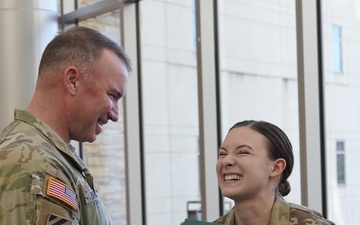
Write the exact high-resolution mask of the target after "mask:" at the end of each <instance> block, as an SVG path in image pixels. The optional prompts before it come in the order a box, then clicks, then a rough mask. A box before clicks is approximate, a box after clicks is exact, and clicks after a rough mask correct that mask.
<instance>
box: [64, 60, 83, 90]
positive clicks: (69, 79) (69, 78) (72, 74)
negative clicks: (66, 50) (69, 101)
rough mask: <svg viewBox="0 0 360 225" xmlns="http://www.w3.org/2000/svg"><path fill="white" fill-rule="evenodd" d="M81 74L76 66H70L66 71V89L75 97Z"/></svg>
mask: <svg viewBox="0 0 360 225" xmlns="http://www.w3.org/2000/svg"><path fill="white" fill-rule="evenodd" d="M80 76H81V74H80V72H79V70H78V68H77V67H76V66H69V67H67V68H66V69H65V70H64V73H63V79H64V87H65V89H66V90H67V91H68V92H69V93H70V94H71V95H75V94H76V91H77V90H78V88H79V82H80Z"/></svg>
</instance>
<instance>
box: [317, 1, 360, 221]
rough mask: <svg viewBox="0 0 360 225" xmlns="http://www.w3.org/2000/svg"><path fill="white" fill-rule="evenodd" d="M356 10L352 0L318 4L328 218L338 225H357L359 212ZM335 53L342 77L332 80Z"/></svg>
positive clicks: (359, 73) (359, 59) (359, 80)
mask: <svg viewBox="0 0 360 225" xmlns="http://www.w3.org/2000/svg"><path fill="white" fill-rule="evenodd" d="M359 8H360V2H359V1H357V0H348V1H335V0H330V1H328V0H323V1H321V21H322V24H321V27H322V39H321V41H322V43H323V44H322V46H323V54H322V57H323V61H324V64H323V65H324V68H323V71H324V74H323V76H324V100H325V101H324V104H325V109H324V111H325V129H326V130H325V132H326V133H325V137H326V151H325V152H326V158H325V159H326V172H327V174H326V181H327V185H326V187H327V190H326V193H327V211H328V212H327V213H328V215H327V217H328V218H329V219H331V220H332V221H334V222H335V223H336V224H337V225H347V224H357V223H358V211H359V210H358V209H359V208H360V185H359V184H360V178H359V176H358V175H357V171H359V170H360V164H359V162H358V161H359V160H358V159H360V152H359V151H358V149H359V145H360V120H359V115H360V104H359V103H358V102H359V101H358V96H360V63H359V62H360V43H359V36H360V33H359V31H360V17H359V11H358V10H357V9H359ZM344 12H346V13H344ZM334 24H336V26H334ZM335 40H336V41H335ZM334 43H337V46H338V47H336V48H335V47H334ZM334 49H337V51H338V53H339V54H340V53H341V56H340V58H341V60H342V61H341V67H340V68H341V69H342V71H341V72H342V73H343V74H344V75H345V76H334V69H335V68H333V66H334V65H335V64H334V65H332V63H331V62H332V61H333V60H335V58H332V57H334V56H335V53H332V54H331V51H334ZM340 49H341V51H340ZM336 54H337V53H336ZM338 59H339V58H338ZM339 137H340V138H341V140H340V141H339ZM335 143H336V144H335ZM345 144H346V145H345ZM345 148H346V149H345ZM345 152H346V154H345ZM344 184H345V185H344Z"/></svg>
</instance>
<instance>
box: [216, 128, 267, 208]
mask: <svg viewBox="0 0 360 225" xmlns="http://www.w3.org/2000/svg"><path fill="white" fill-rule="evenodd" d="M266 142H267V139H266V138H265V136H263V135H262V134H260V133H258V132H256V131H254V130H252V129H251V128H249V127H237V128H233V129H232V130H231V131H229V133H228V134H227V136H226V137H225V140H224V142H223V144H222V145H221V146H220V148H219V156H218V161H217V164H216V172H217V177H218V182H219V186H220V189H221V191H222V194H223V195H224V196H226V197H228V198H231V199H233V200H234V201H235V202H236V201H243V200H249V199H254V198H256V197H258V196H260V195H262V194H266V193H274V190H273V189H274V188H273V186H271V185H270V177H271V173H272V171H273V161H271V160H270V159H269V157H268V149H267V144H266Z"/></svg>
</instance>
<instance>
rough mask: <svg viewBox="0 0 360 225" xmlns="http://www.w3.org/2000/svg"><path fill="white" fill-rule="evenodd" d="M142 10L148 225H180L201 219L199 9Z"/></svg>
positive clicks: (147, 5) (152, 4) (169, 1)
mask: <svg viewBox="0 0 360 225" xmlns="http://www.w3.org/2000/svg"><path fill="white" fill-rule="evenodd" d="M139 4H140V7H139V9H140V15H141V21H140V34H141V46H140V47H141V65H142V72H141V82H142V87H141V88H142V102H143V110H142V114H143V129H144V130H143V132H144V166H145V196H146V199H145V202H146V224H147V225H158V224H159V223H161V224H178V225H179V224H181V223H182V222H183V221H184V218H186V217H192V218H199V216H200V213H201V212H200V211H199V210H200V208H199V203H198V202H199V201H201V192H200V182H199V166H200V165H199V119H198V117H199V115H198V113H199V112H198V95H197V62H196V52H195V51H194V37H195V34H194V32H195V30H194V27H195V25H194V22H195V19H194V16H195V15H194V3H193V1H174V0H162V1H159V0H147V1H140V2H139ZM214 175H215V174H214ZM159 221H161V222H159Z"/></svg>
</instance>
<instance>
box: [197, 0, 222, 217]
mask: <svg viewBox="0 0 360 225" xmlns="http://www.w3.org/2000/svg"><path fill="white" fill-rule="evenodd" d="M214 16H215V4H214V1H201V0H196V32H197V67H198V95H199V129H200V187H201V203H202V219H203V220H205V221H213V220H214V219H216V218H218V217H219V215H220V204H219V198H220V196H219V188H218V182H217V177H216V173H215V165H216V160H217V148H218V147H219V146H218V145H219V143H218V133H217V131H218V130H219V129H218V113H217V112H218V107H217V88H216V87H217V65H218V63H217V60H216V46H217V44H216V40H215V33H216V32H215V26H216V24H215V22H214V21H215V18H214Z"/></svg>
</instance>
